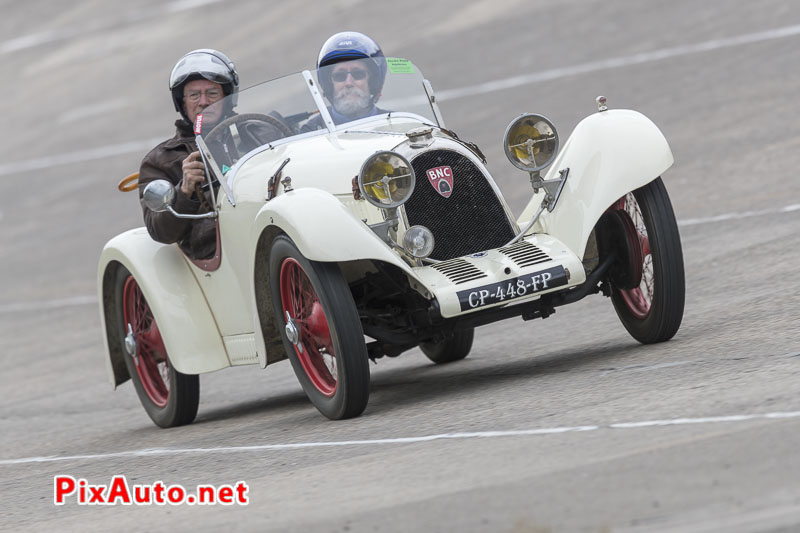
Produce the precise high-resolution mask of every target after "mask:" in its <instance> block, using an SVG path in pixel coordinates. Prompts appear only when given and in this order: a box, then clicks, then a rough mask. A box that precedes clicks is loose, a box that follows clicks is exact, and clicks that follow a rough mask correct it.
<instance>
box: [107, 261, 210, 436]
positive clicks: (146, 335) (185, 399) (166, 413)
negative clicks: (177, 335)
mask: <svg viewBox="0 0 800 533" xmlns="http://www.w3.org/2000/svg"><path fill="white" fill-rule="evenodd" d="M114 298H115V300H114V301H115V309H116V313H117V315H116V316H117V320H118V322H117V323H118V328H119V329H118V331H119V335H120V337H119V338H120V345H121V346H120V348H121V350H120V352H117V353H120V355H121V357H122V358H123V359H124V362H125V367H126V368H127V371H128V376H130V378H131V381H133V384H134V387H135V389H136V394H137V395H138V396H139V401H140V402H141V403H142V407H144V410H145V411H146V412H147V414H148V416H150V418H151V419H152V420H153V422H155V424H156V425H157V426H160V427H163V428H168V427H174V426H180V425H183V424H189V423H191V422H192V421H193V420H194V418H195V416H196V415H197V407H198V405H199V403H200V380H199V378H198V377H197V375H193V374H183V373H181V372H179V371H178V370H177V369H176V368H175V367H174V366H173V365H172V364H171V363H170V359H169V356H168V354H167V349H166V348H165V345H164V339H163V337H162V333H161V329H160V328H159V327H158V323H157V322H156V319H155V316H154V315H153V311H152V309H151V308H150V305H149V304H148V303H147V300H146V299H145V297H144V293H143V291H142V288H141V287H140V286H139V283H137V281H136V279H135V278H134V277H133V276H132V275H131V274H130V272H129V271H128V270H127V269H126V268H125V267H123V266H121V265H120V266H119V267H118V268H117V271H116V280H115V289H114Z"/></svg>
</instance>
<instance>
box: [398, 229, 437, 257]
mask: <svg viewBox="0 0 800 533" xmlns="http://www.w3.org/2000/svg"><path fill="white" fill-rule="evenodd" d="M434 245H435V243H434V240H433V233H431V230H429V229H428V228H426V227H425V226H411V227H410V228H408V230H406V234H405V235H403V248H405V250H406V252H408V253H410V254H411V255H413V256H414V257H419V258H422V257H428V256H429V255H431V252H433V247H434Z"/></svg>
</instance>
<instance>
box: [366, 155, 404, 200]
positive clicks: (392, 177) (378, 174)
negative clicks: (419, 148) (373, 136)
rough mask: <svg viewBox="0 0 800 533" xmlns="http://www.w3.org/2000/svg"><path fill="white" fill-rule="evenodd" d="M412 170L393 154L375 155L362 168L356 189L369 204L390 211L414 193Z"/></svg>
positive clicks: (398, 156)
mask: <svg viewBox="0 0 800 533" xmlns="http://www.w3.org/2000/svg"><path fill="white" fill-rule="evenodd" d="M415 181H416V179H415V177H414V169H413V168H412V167H411V164H410V163H409V162H408V161H407V160H406V158H405V157H403V156H401V155H400V154H396V153H394V152H376V153H374V154H372V155H371V156H370V157H369V158H368V159H367V160H366V161H365V162H364V164H363V165H362V166H361V172H359V173H358V188H359V189H360V190H361V194H362V195H363V196H364V197H365V198H366V199H367V201H368V202H369V203H371V204H372V205H374V206H376V207H382V208H384V209H391V208H394V207H398V206H400V205H402V204H403V203H404V202H405V201H406V200H408V198H409V197H410V196H411V193H412V192H414V183H415Z"/></svg>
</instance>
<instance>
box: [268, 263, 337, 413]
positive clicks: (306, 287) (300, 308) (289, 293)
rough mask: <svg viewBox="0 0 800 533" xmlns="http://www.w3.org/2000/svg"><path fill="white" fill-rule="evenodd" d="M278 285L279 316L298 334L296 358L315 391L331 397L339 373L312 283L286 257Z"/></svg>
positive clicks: (328, 329) (299, 267) (325, 321)
mask: <svg viewBox="0 0 800 533" xmlns="http://www.w3.org/2000/svg"><path fill="white" fill-rule="evenodd" d="M280 285H281V306H282V310H283V313H282V315H283V317H284V318H286V319H287V320H291V321H292V322H293V324H294V326H295V328H296V332H297V342H296V343H295V344H294V345H293V349H294V352H295V355H296V356H297V359H298V360H299V361H300V364H301V365H302V366H303V370H305V372H306V374H307V375H308V377H309V379H310V380H311V383H313V384H314V386H315V387H316V388H317V390H318V391H319V392H321V393H322V394H324V395H325V396H328V397H330V396H333V395H334V394H335V393H336V382H337V380H338V377H337V376H338V373H337V370H336V349H335V348H334V345H333V339H332V338H331V330H330V327H329V326H328V318H327V317H326V316H325V311H324V310H323V309H322V303H321V302H320V300H319V296H317V293H316V292H315V291H314V287H313V286H312V285H311V280H309V279H308V275H307V274H306V272H305V270H303V267H302V266H301V265H300V263H299V262H298V261H297V260H296V259H294V258H292V257H287V258H286V259H285V260H284V261H283V263H282V264H281V273H280Z"/></svg>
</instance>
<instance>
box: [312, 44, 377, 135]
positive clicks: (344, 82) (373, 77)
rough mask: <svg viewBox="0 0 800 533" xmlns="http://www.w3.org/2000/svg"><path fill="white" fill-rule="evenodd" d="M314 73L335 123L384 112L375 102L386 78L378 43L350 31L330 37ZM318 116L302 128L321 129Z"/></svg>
mask: <svg viewBox="0 0 800 533" xmlns="http://www.w3.org/2000/svg"><path fill="white" fill-rule="evenodd" d="M317 76H318V78H319V83H320V85H321V86H322V93H323V94H324V95H325V97H326V98H327V99H328V101H329V102H330V103H331V106H330V107H329V108H328V111H329V112H330V115H331V118H332V119H333V122H334V123H335V124H342V123H344V122H350V121H351V120H357V119H360V118H364V117H370V116H373V115H380V114H382V113H388V111H386V110H384V109H380V108H379V107H377V106H376V105H375V104H376V102H377V101H378V99H379V98H380V97H381V91H382V90H383V83H384V81H385V80H386V59H385V58H384V56H383V51H382V50H381V47H380V46H378V43H376V42H375V41H373V40H372V39H370V38H369V37H367V36H366V35H364V34H363V33H358V32H354V31H346V32H341V33H337V34H335V35H333V36H331V37H330V38H329V39H328V40H327V41H325V44H323V45H322V49H320V51H319V58H318V59H317ZM323 127H324V124H323V121H322V117H320V116H317V117H314V118H313V119H312V120H310V121H309V122H308V123H307V124H306V125H305V126H304V127H303V131H312V130H315V129H319V128H323Z"/></svg>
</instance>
